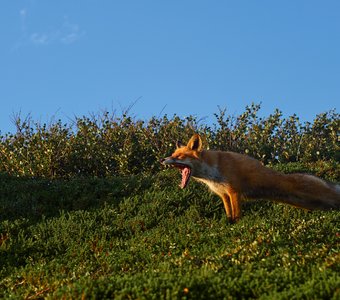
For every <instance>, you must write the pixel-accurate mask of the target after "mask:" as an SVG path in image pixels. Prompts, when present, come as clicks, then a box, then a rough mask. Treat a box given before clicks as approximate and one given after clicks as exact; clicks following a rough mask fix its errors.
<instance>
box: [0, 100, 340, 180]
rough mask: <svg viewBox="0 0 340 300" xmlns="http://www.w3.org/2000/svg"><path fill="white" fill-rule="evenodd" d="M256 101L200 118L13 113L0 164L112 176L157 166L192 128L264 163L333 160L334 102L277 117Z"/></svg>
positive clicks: (217, 145) (338, 123) (209, 141)
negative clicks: (304, 114)
mask: <svg viewBox="0 0 340 300" xmlns="http://www.w3.org/2000/svg"><path fill="white" fill-rule="evenodd" d="M259 110H260V105H256V104H252V105H250V106H247V107H246V109H245V112H244V113H242V114H241V115H239V116H231V115H227V114H226V110H225V109H220V110H219V112H218V113H217V114H215V117H216V123H215V124H213V125H212V126H208V125H203V124H201V120H198V119H197V118H196V117H194V116H189V117H186V118H180V117H179V116H177V115H174V116H173V117H171V118H170V117H168V116H167V115H164V116H162V117H159V118H156V117H152V118H151V119H150V120H148V121H142V120H135V119H134V118H132V117H131V116H129V115H128V114H127V113H124V114H123V115H122V116H120V117H117V116H116V115H115V114H114V113H109V112H104V113H102V114H100V115H98V116H94V115H93V116H91V117H86V116H83V117H81V118H79V117H77V118H76V119H75V122H74V124H72V125H68V124H63V123H62V121H61V120H58V121H54V122H51V124H49V125H46V124H40V123H37V122H34V121H33V120H32V119H31V118H30V117H29V116H28V117H26V118H25V119H21V117H20V115H18V116H17V117H16V119H15V124H16V127H17V130H16V133H8V134H5V136H1V143H0V154H1V155H0V172H6V173H8V174H10V175H15V176H30V177H45V178H70V177H74V176H95V177H105V176H117V175H131V174H138V173H141V172H149V173H150V172H157V171H159V170H160V168H161V165H160V163H159V159H160V158H162V157H165V156H167V155H169V154H170V153H171V152H172V151H173V149H174V147H175V142H176V141H177V140H182V141H187V140H188V139H189V138H190V136H191V135H192V134H193V133H195V132H198V133H200V134H202V136H203V138H204V141H205V144H206V147H207V148H210V149H219V150H229V151H236V152H239V153H246V154H249V155H251V156H253V157H255V158H257V159H259V160H261V161H262V162H263V163H265V164H277V163H287V162H304V163H313V162H317V161H320V160H326V161H333V162H336V163H337V162H339V161H340V146H339V141H340V136H339V131H340V130H339V128H340V120H339V114H338V113H336V111H335V110H331V111H329V112H326V113H322V114H320V115H318V116H316V118H315V120H314V121H313V123H309V122H306V123H304V124H301V122H300V121H299V118H298V117H297V116H296V115H293V116H290V117H288V118H283V117H282V113H281V112H280V111H279V110H275V111H274V113H273V114H271V115H269V116H268V117H265V118H263V117H259V116H258V112H259Z"/></svg>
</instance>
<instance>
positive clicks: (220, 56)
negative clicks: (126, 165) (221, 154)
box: [0, 0, 340, 134]
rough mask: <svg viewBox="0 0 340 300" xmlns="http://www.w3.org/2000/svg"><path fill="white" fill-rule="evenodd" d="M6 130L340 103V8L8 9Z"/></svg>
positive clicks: (4, 15)
mask: <svg viewBox="0 0 340 300" xmlns="http://www.w3.org/2000/svg"><path fill="white" fill-rule="evenodd" d="M0 19H1V24H2V26H1V27H0V36H1V47H0V66H1V67H0V101H1V110H0V131H1V132H2V133H3V134H4V133H6V132H8V131H12V132H13V131H14V126H13V124H12V122H11V117H12V116H13V114H15V113H18V112H19V111H21V113H22V115H23V116H24V115H27V114H28V113H30V114H31V115H32V117H33V119H35V120H37V121H41V122H47V121H48V120H50V119H51V118H52V117H53V116H55V118H57V119H59V118H61V119H62V120H64V121H65V122H68V120H69V119H70V118H71V119H72V118H73V117H74V116H75V115H76V116H82V115H89V113H96V112H99V111H101V110H104V109H108V110H110V111H112V110H116V111H117V114H120V113H121V111H122V109H124V108H127V107H129V105H131V104H132V103H133V102H134V101H135V100H136V99H139V100H138V101H137V102H136V103H135V104H134V106H133V108H132V110H131V114H133V115H135V116H136V118H140V119H145V120H147V119H148V118H150V116H153V115H156V116H158V115H159V114H160V113H161V112H162V113H163V114H164V113H166V114H168V115H170V116H171V115H173V114H174V113H176V114H178V115H180V116H187V115H195V116H197V117H199V118H206V119H205V121H206V122H212V121H214V117H213V113H215V112H218V106H220V107H226V108H227V110H228V112H229V113H230V114H238V113H242V112H243V110H244V107H245V106H246V105H247V104H250V103H251V102H256V103H259V102H262V110H261V114H263V115H268V114H270V113H272V112H273V111H274V109H275V108H279V109H281V110H282V111H283V113H284V115H285V116H288V115H291V114H294V113H296V114H297V115H298V116H300V117H301V119H302V120H308V121H312V120H313V118H314V116H315V115H316V114H318V113H321V112H324V111H327V110H330V109H332V108H337V109H338V107H339V104H340V1H337V0H336V1H328V0H325V1H313V0H299V1H296V0H294V1H293V0H288V1H261V0H257V1H253V0H248V1H245V0H237V1H236V0H234V1H229V0H224V1H222V0H220V1H217V0H216V1H201V0H194V1H193V0H181V1H180V0H172V1H156V0H153V1H149V0H124V1H123V0H121V1H118V0H117V1H116V0H102V1H94V0H91V1H90V0H82V1H69V0H58V1H48V0H45V1H43V0H22V1H19V0H18V1H15V0H13V1H9V0H7V1H6V0H4V1H1V3H0Z"/></svg>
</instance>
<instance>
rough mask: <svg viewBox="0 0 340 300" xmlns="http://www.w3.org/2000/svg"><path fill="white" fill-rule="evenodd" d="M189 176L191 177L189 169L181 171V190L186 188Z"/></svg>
mask: <svg viewBox="0 0 340 300" xmlns="http://www.w3.org/2000/svg"><path fill="white" fill-rule="evenodd" d="M190 175H191V170H190V168H188V167H185V168H183V169H182V182H181V185H180V187H181V188H182V189H184V188H185V187H186V186H187V184H188V182H189V179H190Z"/></svg>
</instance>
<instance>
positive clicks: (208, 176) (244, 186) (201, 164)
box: [161, 134, 340, 223]
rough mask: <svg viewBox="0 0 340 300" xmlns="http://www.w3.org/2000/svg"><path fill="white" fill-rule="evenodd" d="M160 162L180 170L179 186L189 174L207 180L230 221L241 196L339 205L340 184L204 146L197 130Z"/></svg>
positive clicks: (312, 205)
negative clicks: (279, 168) (275, 167)
mask: <svg viewBox="0 0 340 300" xmlns="http://www.w3.org/2000/svg"><path fill="white" fill-rule="evenodd" d="M161 163H163V164H164V165H165V166H172V167H175V168H177V169H179V170H180V172H181V174H182V180H181V184H180V187H181V188H182V189H184V188H186V187H187V185H188V184H189V181H190V179H191V177H192V178H194V179H195V180H197V181H199V182H202V183H204V184H206V185H207V186H208V187H209V188H210V190H211V191H212V192H213V193H215V194H217V195H218V196H219V197H220V198H221V199H222V202H223V205H224V209H225V212H226V215H227V218H228V220H229V222H230V223H235V222H237V221H238V220H239V219H240V218H241V202H242V201H243V200H244V199H268V200H274V201H277V202H281V203H287V204H290V205H293V206H295V207H298V208H303V209H306V210H317V209H318V210H332V209H334V210H338V209H339V208H340V186H339V185H336V184H333V183H330V182H326V181H324V180H322V179H320V178H318V177H316V176H313V175H309V174H299V173H294V174H284V173H281V172H278V171H275V170H273V169H271V168H269V167H266V166H264V165H263V164H262V163H261V162H260V161H259V160H257V159H255V158H252V157H250V156H248V155H245V154H240V153H236V152H231V151H214V150H204V149H203V146H202V138H201V136H200V135H199V134H194V135H193V136H192V137H191V139H190V140H189V141H188V143H187V145H183V144H182V143H180V142H177V143H176V149H175V151H174V152H173V153H172V155H171V156H169V157H166V158H163V159H161Z"/></svg>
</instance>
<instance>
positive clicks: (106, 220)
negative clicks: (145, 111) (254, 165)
mask: <svg viewBox="0 0 340 300" xmlns="http://www.w3.org/2000/svg"><path fill="white" fill-rule="evenodd" d="M258 108H259V107H258V106H255V105H253V106H250V107H248V108H247V109H246V112H245V113H244V114H242V115H241V116H238V117H235V118H232V117H228V116H226V115H225V112H224V111H220V115H217V116H216V117H217V120H218V124H217V125H214V126H213V127H212V128H211V127H207V126H203V125H199V122H198V121H197V120H196V119H195V118H193V117H189V118H186V119H181V118H179V117H177V116H174V117H173V118H172V119H168V118H167V117H166V116H164V117H163V118H161V119H156V118H153V119H151V120H150V121H148V122H146V123H144V122H141V121H134V120H133V118H130V117H128V116H126V115H125V116H122V117H121V118H114V117H113V116H109V115H108V114H104V116H102V118H101V119H100V118H97V119H96V118H90V119H89V118H85V117H84V118H81V119H77V122H76V123H75V124H74V125H73V126H67V125H62V123H61V122H60V121H57V122H55V123H53V124H50V125H41V124H35V123H33V122H32V120H30V119H29V118H27V119H25V120H24V121H21V120H19V118H18V119H17V126H18V131H17V132H16V133H15V134H7V135H5V136H3V137H2V141H1V148H0V149H1V152H0V168H1V171H2V173H0V212H1V213H0V298H4V299H8V298H11V299H42V298H47V299H112V298H115V299H247V298H253V299H255V298H261V299H340V277H339V273H340V251H339V250H340V222H339V220H340V219H339V217H340V212H339V211H329V212H322V211H315V212H307V211H304V210H302V209H296V208H293V207H291V206H288V205H282V204H275V203H273V202H269V201H262V200H259V201H249V202H245V203H244V216H243V218H242V219H241V220H240V221H239V222H238V223H236V224H232V225H230V224H228V222H227V219H226V217H225V213H224V209H223V205H222V203H221V201H220V200H219V199H218V197H216V196H215V195H213V194H211V193H210V192H209V191H208V190H207V189H206V188H205V187H204V186H202V185H200V184H198V183H196V182H194V181H192V182H191V183H190V184H189V186H188V188H187V189H185V190H180V189H179V188H178V183H179V180H180V178H179V177H180V175H179V174H178V172H177V171H176V170H169V169H167V170H162V169H161V167H160V164H159V162H158V161H157V159H158V158H160V157H162V156H165V155H168V154H169V153H170V152H171V150H172V148H173V147H174V146H173V142H174V141H176V139H178V137H180V138H181V139H182V140H183V141H186V140H187V138H188V137H189V136H190V135H191V134H192V132H193V131H198V132H201V133H204V134H205V135H204V136H205V137H206V145H207V146H209V147H210V148H220V149H231V150H236V151H239V152H247V153H249V154H251V155H253V156H255V157H257V158H260V159H262V161H263V162H264V163H266V164H269V165H271V167H273V168H275V169H277V170H280V171H283V172H308V173H313V174H316V175H318V176H320V177H322V178H325V179H327V180H330V181H333V182H339V180H340V168H339V140H338V138H339V116H338V114H336V113H335V111H332V112H328V113H325V114H322V115H319V116H318V117H317V118H316V119H315V120H314V122H313V124H308V123H306V124H304V125H301V124H300V123H299V122H298V118H297V117H296V116H295V117H292V118H288V119H283V118H282V116H281V114H280V113H279V111H276V112H275V113H274V114H273V115H272V116H270V117H268V118H263V119H261V118H258V117H257V115H256V113H257V110H258ZM242 120H244V121H242ZM275 120H276V121H275ZM242 122H243V123H242ZM242 124H244V125H242ZM245 124H246V125H245ZM274 124H277V125H275V126H274ZM244 126H246V127H247V128H245V127H244ZM256 126H258V127H256ZM284 128H286V129H284ZM293 128H295V129H294V130H295V131H294V130H293ZM294 132H295V133H294ZM275 141H276V142H279V143H281V144H279V145H281V146H280V147H279V146H275V145H274V144H275ZM294 147H295V148H294ZM120 149H121V150H120ZM316 149H318V150H316ZM317 151H319V153H317ZM125 175H128V176H125Z"/></svg>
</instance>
